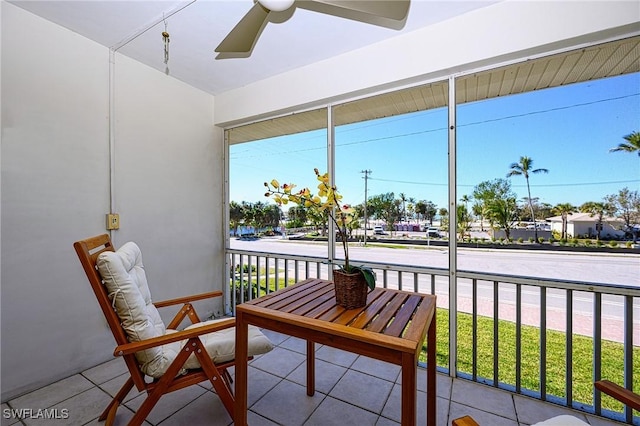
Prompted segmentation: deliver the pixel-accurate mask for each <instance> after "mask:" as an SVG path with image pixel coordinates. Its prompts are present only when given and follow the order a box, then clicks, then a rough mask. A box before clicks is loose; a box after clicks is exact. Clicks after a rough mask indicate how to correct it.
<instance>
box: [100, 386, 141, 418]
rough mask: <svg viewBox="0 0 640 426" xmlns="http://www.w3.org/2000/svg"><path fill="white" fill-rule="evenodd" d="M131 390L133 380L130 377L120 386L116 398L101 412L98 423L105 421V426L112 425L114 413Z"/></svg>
mask: <svg viewBox="0 0 640 426" xmlns="http://www.w3.org/2000/svg"><path fill="white" fill-rule="evenodd" d="M131 388H133V379H132V378H131V376H129V378H128V379H127V381H126V382H125V383H124V385H122V387H121V388H120V390H119V391H118V393H117V394H116V396H114V397H113V399H112V400H111V402H110V403H109V405H107V408H106V409H105V410H104V411H103V412H102V414H101V415H100V417H99V418H98V420H99V421H103V420H105V419H106V420H107V422H106V426H111V425H112V424H113V420H114V419H115V417H116V411H118V406H119V405H120V404H122V401H123V400H124V398H125V397H126V396H127V395H128V394H129V392H130V391H131Z"/></svg>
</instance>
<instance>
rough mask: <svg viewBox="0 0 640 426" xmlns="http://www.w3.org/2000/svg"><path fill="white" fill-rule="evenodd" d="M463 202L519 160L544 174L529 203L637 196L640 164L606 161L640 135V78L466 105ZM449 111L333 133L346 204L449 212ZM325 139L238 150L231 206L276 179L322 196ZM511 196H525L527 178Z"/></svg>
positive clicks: (624, 157) (316, 136)
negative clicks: (319, 180) (372, 200)
mask: <svg viewBox="0 0 640 426" xmlns="http://www.w3.org/2000/svg"><path fill="white" fill-rule="evenodd" d="M457 115H458V117H457V122H458V123H457V124H458V134H457V136H458V139H457V143H458V145H457V150H458V165H457V168H458V198H460V197H461V196H462V195H464V194H468V195H471V193H472V192H473V188H474V186H476V185H477V184H479V183H480V182H482V181H487V180H493V179H496V178H506V175H507V173H508V172H509V166H510V164H511V163H513V162H517V161H518V160H519V158H520V156H523V155H526V156H528V157H530V158H532V159H533V166H534V168H546V169H548V170H549V173H547V174H536V175H533V176H532V177H531V180H530V182H531V195H532V197H538V198H539V199H540V201H541V202H546V203H549V204H551V205H555V204H558V203H563V202H569V203H572V204H574V205H580V204H582V203H584V202H586V201H601V200H602V198H603V197H604V196H605V195H607V194H613V193H617V192H618V191H619V190H620V189H622V188H624V187H628V188H630V189H631V190H640V157H638V155H636V154H629V153H620V152H618V153H609V152H608V151H609V149H610V148H612V147H615V146H617V145H618V144H619V143H621V142H624V139H623V137H624V136H625V135H627V134H629V133H631V132H632V131H640V74H638V73H636V74H630V75H624V76H620V77H613V78H608V79H602V80H597V81H591V82H587V83H579V84H573V85H569V86H563V87H558V88H553V89H546V90H540V91H536V92H530V93H525V94H521V95H512V96H505V97H502V98H495V99H490V100H487V101H479V102H474V103H469V104H462V105H459V106H458V109H457ZM446 127H447V110H446V109H444V108H442V109H437V110H429V111H423V112H418V113H413V114H406V115H402V116H395V117H390V118H387V119H380V120H375V121H368V122H363V123H355V124H352V125H348V126H341V127H338V128H336V132H335V135H336V183H337V186H338V189H339V190H340V192H341V193H342V194H343V195H344V201H345V202H347V203H351V204H358V203H362V202H363V201H364V180H363V176H364V174H363V173H361V171H362V170H371V171H372V173H371V174H370V179H369V181H368V195H369V197H371V196H373V195H377V194H381V193H385V192H394V193H395V194H396V196H397V195H398V194H399V193H404V194H405V195H406V196H407V197H413V198H415V199H416V200H429V201H432V202H434V203H435V204H436V205H437V206H438V207H446V204H447V195H448V190H447V167H448V160H447V130H446ZM326 157H327V155H326V131H324V130H319V131H314V132H308V133H304V134H298V135H291V136H284V137H278V138H271V139H266V140H263V141H258V142H251V143H245V144H239V145H233V146H232V147H231V155H230V187H231V193H230V198H231V200H233V201H250V202H255V201H265V202H266V201H268V199H266V198H265V197H264V195H263V194H264V186H263V182H265V181H270V180H271V179H273V178H276V179H278V180H279V181H280V182H281V183H282V182H293V183H295V184H296V185H298V186H299V187H304V186H310V187H312V188H315V186H316V183H315V180H314V175H313V168H314V167H317V168H319V169H320V170H321V171H326V169H327V167H326V162H327V160H326ZM511 181H512V189H513V190H514V191H515V192H516V194H517V195H518V197H519V198H522V197H525V196H526V195H527V194H526V185H525V180H524V178H523V177H518V176H516V177H512V178H511Z"/></svg>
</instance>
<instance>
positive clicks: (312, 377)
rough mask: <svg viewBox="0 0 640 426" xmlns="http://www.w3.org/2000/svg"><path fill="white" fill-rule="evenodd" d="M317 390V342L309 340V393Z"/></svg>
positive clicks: (311, 394) (311, 393)
mask: <svg viewBox="0 0 640 426" xmlns="http://www.w3.org/2000/svg"><path fill="white" fill-rule="evenodd" d="M315 392H316V351H315V343H314V342H312V341H311V340H307V395H309V396H313V394H314V393H315Z"/></svg>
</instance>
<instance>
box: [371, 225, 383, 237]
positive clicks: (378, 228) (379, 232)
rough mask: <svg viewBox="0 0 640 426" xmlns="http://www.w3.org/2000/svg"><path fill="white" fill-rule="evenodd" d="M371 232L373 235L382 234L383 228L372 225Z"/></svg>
mask: <svg viewBox="0 0 640 426" xmlns="http://www.w3.org/2000/svg"><path fill="white" fill-rule="evenodd" d="M373 234H374V235H384V229H382V226H374V227H373Z"/></svg>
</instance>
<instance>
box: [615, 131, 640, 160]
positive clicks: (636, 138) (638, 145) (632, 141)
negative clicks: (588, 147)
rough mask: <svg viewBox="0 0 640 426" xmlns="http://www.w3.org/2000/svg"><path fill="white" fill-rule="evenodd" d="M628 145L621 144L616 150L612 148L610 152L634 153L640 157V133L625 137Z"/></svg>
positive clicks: (632, 133)
mask: <svg viewBox="0 0 640 426" xmlns="http://www.w3.org/2000/svg"><path fill="white" fill-rule="evenodd" d="M624 139H625V140H626V141H627V143H624V142H623V143H621V144H620V145H618V146H617V147H615V148H611V149H610V150H609V152H617V151H624V152H630V153H634V152H637V153H638V156H639V157H640V132H631V133H629V134H628V135H627V136H625V137H624Z"/></svg>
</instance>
